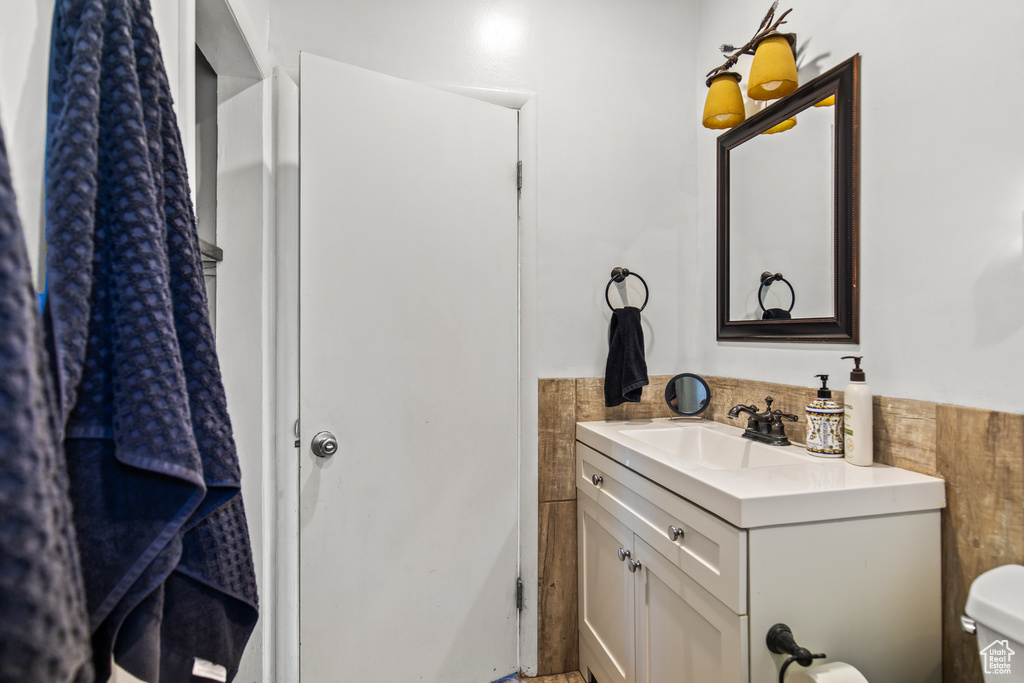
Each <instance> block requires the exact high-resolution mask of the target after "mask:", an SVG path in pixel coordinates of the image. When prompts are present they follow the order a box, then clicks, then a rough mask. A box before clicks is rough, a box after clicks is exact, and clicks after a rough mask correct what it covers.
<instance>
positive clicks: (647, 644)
mask: <svg viewBox="0 0 1024 683" xmlns="http://www.w3.org/2000/svg"><path fill="white" fill-rule="evenodd" d="M633 554H634V559H635V560H636V561H638V562H640V565H641V568H640V570H639V571H637V572H636V583H635V584H634V585H635V588H636V595H635V599H634V604H635V610H636V618H635V623H636V681H637V683H710V682H711V681H714V683H746V681H747V680H748V678H749V663H748V657H747V646H748V637H747V617H745V616H738V615H736V614H735V613H733V611H732V610H730V609H729V608H728V607H726V606H725V605H724V604H722V603H721V602H720V601H719V600H718V599H717V598H715V597H714V596H713V595H712V594H711V593H709V592H708V591H707V590H705V589H704V588H702V587H701V586H700V585H698V584H697V582H696V581H694V580H693V579H692V578H690V577H689V576H687V575H686V574H685V573H683V572H682V571H681V570H680V569H679V568H678V567H677V566H676V565H675V564H673V563H671V562H669V561H668V560H667V559H665V558H664V557H663V556H662V555H660V554H659V553H658V552H657V551H656V550H654V548H652V547H651V546H650V545H648V544H647V543H645V542H644V540H643V539H641V538H640V537H639V536H637V537H635V538H634V552H633ZM602 683H603V681H602Z"/></svg>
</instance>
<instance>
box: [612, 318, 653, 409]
mask: <svg viewBox="0 0 1024 683" xmlns="http://www.w3.org/2000/svg"><path fill="white" fill-rule="evenodd" d="M609 337H610V338H609V340H608V363H607V364H606V365H605V368H604V404H605V405H606V406H607V407H609V408H614V407H615V406H617V405H621V404H622V403H625V402H627V401H630V402H633V403H638V402H639V401H640V394H641V393H642V392H643V388H644V387H645V386H647V384H648V383H649V382H648V380H647V361H646V360H645V358H644V331H643V328H642V327H641V325H640V309H639V308H636V307H635V306H625V307H623V308H616V309H615V310H614V311H612V323H611V330H610V332H609Z"/></svg>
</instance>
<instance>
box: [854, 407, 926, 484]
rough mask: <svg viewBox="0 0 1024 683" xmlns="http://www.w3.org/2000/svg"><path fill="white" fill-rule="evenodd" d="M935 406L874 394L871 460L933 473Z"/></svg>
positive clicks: (924, 472)
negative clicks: (873, 440)
mask: <svg viewBox="0 0 1024 683" xmlns="http://www.w3.org/2000/svg"><path fill="white" fill-rule="evenodd" d="M840 395H841V394H840ZM837 402H838V401H837ZM935 407H936V405H935V404H934V403H931V402H930V401H914V400H911V399H906V398H888V397H886V396H875V397H874V402H873V405H872V408H873V411H872V424H873V425H874V432H875V462H880V463H883V464H885V465H894V466H896V467H902V468H903V469H905V470H912V471H914V472H920V473H921V474H930V475H933V476H934V475H935V474H936V473H937V472H938V471H939V470H938V467H937V463H936V461H935Z"/></svg>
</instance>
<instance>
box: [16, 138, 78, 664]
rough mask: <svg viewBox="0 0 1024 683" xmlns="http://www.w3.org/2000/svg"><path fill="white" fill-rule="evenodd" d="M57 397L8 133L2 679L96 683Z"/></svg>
mask: <svg viewBox="0 0 1024 683" xmlns="http://www.w3.org/2000/svg"><path fill="white" fill-rule="evenodd" d="M53 399H54V396H53V388H52V385H51V375H50V370H49V365H48V363H47V358H46V350H45V348H44V346H43V343H42V328H41V326H40V324H39V314H38V312H37V311H36V297H35V293H34V292H33V291H32V285H31V276H30V274H29V264H28V252H27V251H26V249H25V239H24V237H23V235H22V232H21V223H20V221H19V220H18V215H17V210H16V208H15V202H14V190H13V188H12V186H11V176H10V168H9V166H8V164H7V151H6V149H5V147H4V139H3V133H2V132H0V683H68V682H69V681H75V680H77V681H79V682H84V681H91V680H92V665H91V663H90V661H89V654H90V653H89V629H88V626H87V624H86V617H85V591H84V589H83V587H82V570H81V567H80V566H79V563H78V547H77V545H76V543H75V529H74V527H73V526H72V522H71V501H70V499H69V498H68V475H67V468H66V463H65V460H64V452H63V451H62V450H61V447H60V440H59V439H58V438H57V432H56V429H55V418H56V416H55V414H54V413H55V410H54V401H53Z"/></svg>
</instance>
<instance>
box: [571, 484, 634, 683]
mask: <svg viewBox="0 0 1024 683" xmlns="http://www.w3.org/2000/svg"><path fill="white" fill-rule="evenodd" d="M576 505H577V514H576V518H577V524H578V525H579V526H578V534H577V536H578V538H579V621H580V624H579V625H580V638H581V639H582V640H583V641H585V643H586V644H587V645H589V649H590V652H591V653H592V655H593V656H594V657H595V658H596V659H597V665H598V667H599V668H600V669H601V670H602V672H603V673H604V674H605V675H606V676H607V677H608V678H609V680H607V681H606V680H605V678H603V677H599V678H598V680H599V681H600V683H633V681H634V680H635V679H634V675H633V673H634V662H633V654H634V646H633V612H634V609H633V592H634V589H633V581H634V575H633V574H632V573H630V571H629V568H628V564H629V560H628V559H626V560H624V561H623V560H620V559H619V551H620V550H623V551H625V550H629V551H630V552H631V553H632V545H633V532H632V531H630V530H629V529H628V528H627V527H626V526H625V525H624V524H622V522H619V521H618V520H616V519H615V518H614V517H612V516H611V515H610V514H609V513H608V512H606V511H605V510H603V509H601V508H600V507H599V506H598V505H597V504H596V503H594V502H593V501H592V500H590V498H587V497H586V496H580V497H578V498H577V501H576ZM583 665H584V668H585V667H586V663H583ZM584 673H586V672H584Z"/></svg>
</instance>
